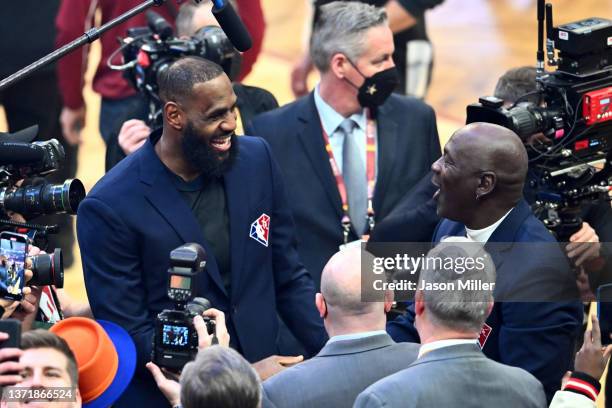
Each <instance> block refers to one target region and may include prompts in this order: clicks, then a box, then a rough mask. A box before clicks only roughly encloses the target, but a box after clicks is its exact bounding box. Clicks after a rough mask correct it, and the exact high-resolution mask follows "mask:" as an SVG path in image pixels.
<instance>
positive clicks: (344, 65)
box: [329, 52, 350, 79]
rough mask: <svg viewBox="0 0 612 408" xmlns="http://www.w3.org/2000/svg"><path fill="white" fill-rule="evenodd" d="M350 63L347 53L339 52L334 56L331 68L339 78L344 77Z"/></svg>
mask: <svg viewBox="0 0 612 408" xmlns="http://www.w3.org/2000/svg"><path fill="white" fill-rule="evenodd" d="M348 65H350V62H349V61H348V59H347V58H346V55H344V54H341V53H339V52H338V53H336V54H334V55H333V56H332V58H331V62H330V64H329V70H330V71H331V72H333V73H334V75H335V76H336V77H337V78H339V79H342V78H344V77H345V76H346V71H347V69H348Z"/></svg>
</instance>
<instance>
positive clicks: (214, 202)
mask: <svg viewBox="0 0 612 408" xmlns="http://www.w3.org/2000/svg"><path fill="white" fill-rule="evenodd" d="M168 171H169V170H168ZM170 173H171V175H172V180H173V183H174V185H175V186H176V188H177V190H178V191H179V193H181V195H182V196H183V198H184V199H185V201H186V202H187V205H189V208H191V211H192V212H193V215H195V217H196V219H197V220H198V224H199V225H200V228H201V229H202V233H203V234H204V239H205V240H206V242H207V243H208V244H209V245H210V247H211V248H212V251H213V255H214V257H215V260H216V261H217V266H218V267H219V273H220V274H221V278H222V279H223V284H224V285H225V289H226V290H227V293H230V287H231V273H230V272H231V269H230V268H231V264H230V239H229V216H228V213H227V203H226V200H225V185H224V183H223V179H222V178H214V179H208V180H205V179H204V178H203V177H201V176H200V177H198V178H196V179H195V180H193V181H189V182H188V181H184V180H183V179H182V178H180V177H179V176H177V175H176V174H174V173H172V172H170Z"/></svg>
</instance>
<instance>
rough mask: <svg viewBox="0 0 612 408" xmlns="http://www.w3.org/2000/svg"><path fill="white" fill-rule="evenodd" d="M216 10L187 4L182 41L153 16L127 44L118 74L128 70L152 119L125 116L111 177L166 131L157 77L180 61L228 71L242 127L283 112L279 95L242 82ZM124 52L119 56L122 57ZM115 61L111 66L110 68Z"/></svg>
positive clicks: (179, 27)
mask: <svg viewBox="0 0 612 408" xmlns="http://www.w3.org/2000/svg"><path fill="white" fill-rule="evenodd" d="M211 7H212V2H210V1H204V2H202V3H200V4H197V5H196V4H193V3H191V2H188V3H185V4H183V5H182V6H181V8H180V9H179V13H178V15H177V17H176V37H175V36H174V35H173V32H172V28H171V26H170V25H169V24H168V23H167V22H166V21H165V20H164V19H163V18H162V17H161V16H159V15H156V14H155V13H149V14H148V21H149V27H139V28H136V29H133V30H130V31H129V32H128V34H130V35H129V36H128V37H126V38H124V39H123V45H122V48H121V49H120V50H121V51H122V54H123V62H124V64H123V66H115V68H121V69H123V70H124V73H125V75H126V76H127V77H128V78H129V79H130V81H129V82H130V83H131V84H132V86H133V87H134V88H135V89H136V90H138V91H139V93H140V94H141V95H142V96H143V97H144V99H145V100H146V101H147V106H148V117H149V119H148V120H147V121H142V120H140V119H134V118H135V117H137V112H128V114H127V115H125V117H124V118H123V120H122V121H121V122H123V124H122V125H121V129H120V130H119V134H118V136H117V137H113V138H112V139H111V141H110V142H109V145H108V149H107V153H106V171H108V170H110V169H111V168H112V167H113V166H114V165H116V164H117V163H118V162H119V161H121V160H122V159H123V158H124V157H125V156H126V155H129V154H131V153H133V152H134V151H136V150H137V149H138V148H140V147H141V146H142V145H143V144H144V142H145V140H146V138H147V137H148V136H149V134H150V133H151V129H155V128H158V127H159V126H161V109H162V106H161V102H160V100H159V96H158V95H157V89H158V86H157V75H158V73H159V71H160V70H163V69H165V68H166V67H167V65H168V64H169V63H171V62H172V61H174V60H176V59H177V58H179V57H180V56H187V55H196V56H201V57H203V58H206V59H208V60H210V61H213V62H215V63H217V64H219V65H220V66H221V67H223V70H224V71H225V73H226V74H227V75H228V77H229V78H230V80H232V81H233V82H232V87H233V89H234V93H235V94H236V97H237V98H238V99H237V102H236V103H237V110H238V115H239V118H240V123H241V124H246V123H248V122H249V121H250V120H251V119H252V118H253V116H255V115H257V114H259V113H262V112H267V111H269V110H272V109H275V108H277V107H278V102H277V101H276V98H274V95H272V94H271V93H270V92H268V91H266V90H265V89H263V88H259V87H255V86H247V85H243V84H241V83H239V82H236V80H237V79H238V73H239V72H240V70H241V66H242V56H241V54H240V53H239V52H238V51H237V50H236V49H235V48H234V47H233V46H232V44H231V43H230V42H229V40H228V38H227V36H226V35H225V33H224V32H223V31H222V30H221V29H220V28H219V23H218V22H217V20H216V19H215V18H214V17H213V14H212V12H211ZM118 52H119V50H117V52H116V53H118ZM139 57H140V58H143V59H142V60H141V59H139ZM115 59H117V58H115ZM112 61H113V60H109V63H110V62H112ZM141 61H148V62H141ZM151 61H154V63H151ZM111 65H113V64H111ZM113 66H114V65H113ZM241 124H238V129H237V130H236V131H237V132H238V133H239V134H241V133H242V126H241Z"/></svg>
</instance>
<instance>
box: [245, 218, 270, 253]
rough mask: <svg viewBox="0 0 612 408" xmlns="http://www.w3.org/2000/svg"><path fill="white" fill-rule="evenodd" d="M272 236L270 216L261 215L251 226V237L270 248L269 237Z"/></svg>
mask: <svg viewBox="0 0 612 408" xmlns="http://www.w3.org/2000/svg"><path fill="white" fill-rule="evenodd" d="M269 235H270V216H269V215H266V214H261V215H260V216H259V218H257V219H256V220H255V221H253V223H252V224H251V232H250V234H249V236H250V237H251V238H253V239H254V240H255V241H257V242H259V243H260V244H262V245H264V246H266V247H267V246H268V237H269Z"/></svg>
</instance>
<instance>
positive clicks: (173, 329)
mask: <svg viewBox="0 0 612 408" xmlns="http://www.w3.org/2000/svg"><path fill="white" fill-rule="evenodd" d="M188 342H189V328H188V327H186V326H174V325H171V324H164V326H163V328H162V343H163V344H164V345H166V346H174V347H185V346H187V343H188Z"/></svg>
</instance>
